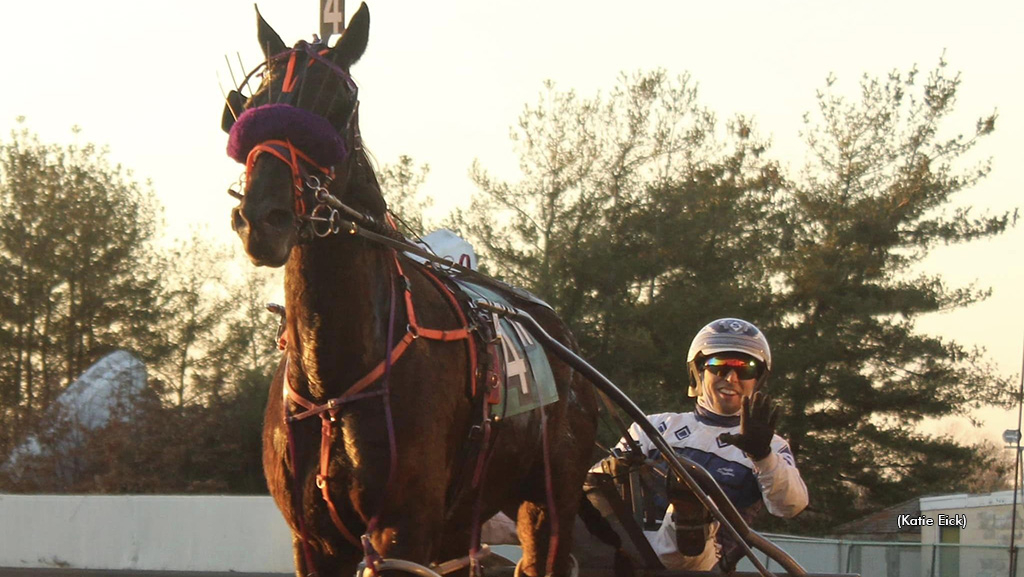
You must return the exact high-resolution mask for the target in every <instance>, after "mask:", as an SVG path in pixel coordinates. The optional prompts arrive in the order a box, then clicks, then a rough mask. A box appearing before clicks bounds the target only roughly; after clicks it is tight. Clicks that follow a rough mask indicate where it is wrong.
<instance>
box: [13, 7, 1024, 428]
mask: <svg viewBox="0 0 1024 577" xmlns="http://www.w3.org/2000/svg"><path fill="white" fill-rule="evenodd" d="M259 6H260V10H261V12H262V13H263V15H264V16H265V18H266V19H267V20H268V21H269V22H270V23H271V25H272V26H274V28H276V30H277V31H278V33H280V35H281V37H282V38H283V39H284V40H285V42H286V43H288V44H291V43H293V42H295V41H296V40H299V39H307V40H308V39H311V36H312V34H313V33H314V32H316V31H317V29H318V25H317V24H318V2H317V1H315V0H302V1H301V2H297V1H295V0H265V1H261V2H259ZM357 7H358V4H357V3H356V2H352V1H351V0H350V1H349V2H348V5H347V7H346V10H347V12H348V15H349V16H351V14H352V13H354V12H355V9H356V8H357ZM369 8H370V12H371V26H370V44H369V48H368V49H367V52H366V54H365V55H364V57H363V59H362V61H361V62H360V63H359V64H357V65H356V66H355V67H354V68H353V76H354V78H355V80H356V82H357V83H358V84H359V90H360V93H359V94H360V99H361V108H360V119H361V125H362V133H363V135H364V138H365V140H366V143H367V147H368V149H370V150H371V151H372V152H373V154H374V155H375V157H376V159H377V160H378V162H380V163H388V162H394V161H395V160H396V159H397V157H398V155H400V154H407V155H409V156H411V157H412V158H413V159H414V160H415V161H416V162H417V163H427V164H429V165H430V174H429V177H428V179H427V182H426V184H425V186H424V192H425V193H427V194H429V195H430V196H432V197H433V198H434V199H435V204H436V205H437V207H438V211H439V212H445V211H447V210H448V209H450V208H452V207H455V206H459V205H461V204H464V203H466V202H467V199H468V198H469V197H470V196H471V195H472V194H474V186H473V184H472V182H471V181H470V180H469V178H468V176H467V173H468V170H469V167H470V164H471V163H472V162H473V160H474V159H479V161H480V162H481V164H482V165H483V166H484V167H486V168H487V169H488V170H490V171H491V172H492V173H494V174H496V175H498V176H500V177H503V178H506V179H510V180H515V179H516V178H517V174H518V164H517V159H516V157H515V155H514V151H513V148H512V144H511V142H510V141H509V137H508V136H509V128H510V127H511V126H513V125H514V124H515V123H516V120H517V117H518V115H519V113H520V112H521V111H522V109H523V107H524V105H525V104H527V103H529V104H533V103H534V102H535V101H536V100H537V98H538V95H539V94H540V92H541V90H542V82H543V81H544V80H545V79H551V80H554V81H555V82H556V86H557V87H558V88H559V89H562V90H568V89H574V90H576V92H577V93H578V94H579V95H581V96H585V97H587V96H593V95H594V94H596V93H597V91H604V92H608V91H610V90H611V88H612V87H613V86H614V85H615V82H616V79H617V77H618V75H619V73H620V72H634V71H639V70H651V69H655V68H663V69H665V70H667V71H668V72H669V73H670V74H673V75H674V74H679V73H683V72H689V73H690V74H691V75H692V77H693V78H694V79H695V80H696V81H697V82H698V83H699V86H700V100H701V101H702V103H703V104H704V105H706V106H708V107H709V108H711V109H712V110H714V111H716V112H717V113H718V115H719V118H720V119H722V120H725V119H727V118H728V117H730V116H732V115H734V114H737V113H743V114H746V115H750V116H753V117H754V118H755V119H756V122H757V125H758V127H759V128H760V130H761V132H762V133H764V134H767V135H770V136H771V137H772V138H773V141H774V146H773V148H772V150H773V154H774V156H775V157H777V158H779V159H780V160H782V161H783V162H785V163H787V164H789V165H791V166H793V167H799V166H801V165H802V164H803V161H804V150H805V149H804V147H803V146H802V145H801V140H800V136H799V131H800V129H801V127H802V121H801V119H802V116H803V114H804V112H806V111H810V110H812V109H813V108H814V106H815V100H814V95H815V90H817V89H819V88H822V87H823V86H824V83H825V78H826V77H827V76H828V75H829V74H830V73H831V74H833V75H834V76H835V77H837V78H838V83H837V84H836V86H835V87H834V90H838V91H841V92H845V93H847V94H849V95H850V96H851V97H854V96H856V94H857V88H858V85H857V83H858V80H859V78H860V76H861V75H862V74H863V73H868V74H871V75H882V74H885V73H886V72H888V71H890V70H893V69H899V70H903V71H905V70H907V69H909V68H910V67H911V66H913V65H914V64H917V65H918V66H919V68H920V69H921V70H922V71H928V70H930V69H931V68H933V67H934V66H935V65H936V64H937V62H938V61H939V58H940V56H942V55H943V53H944V54H945V59H946V60H947V61H948V63H949V68H950V69H951V70H954V71H960V72H962V78H963V84H962V86H961V91H960V95H959V102H958V104H957V107H956V109H957V111H958V113H957V114H956V115H955V116H954V117H953V118H951V119H950V121H949V122H948V123H947V124H946V125H945V127H946V129H947V130H948V131H949V133H950V134H956V133H958V132H969V131H971V130H972V129H973V127H974V122H975V120H976V119H977V118H978V117H981V116H984V115H986V114H989V113H991V112H992V111H993V110H996V111H998V114H999V118H998V120H997V122H996V132H995V133H994V134H993V135H992V136H991V137H989V138H986V139H985V140H984V142H983V144H981V145H980V146H979V147H978V148H977V149H976V150H977V152H978V154H977V155H976V156H975V157H973V158H974V159H975V160H979V159H982V158H986V157H991V158H992V161H993V171H992V174H991V176H990V177H989V178H988V179H986V180H985V181H984V182H983V183H982V184H981V185H980V186H978V187H977V188H975V189H973V190H970V191H968V192H967V193H966V194H964V195H963V196H962V197H961V199H960V200H959V203H960V204H965V205H971V206H973V207H974V210H975V211H976V213H977V214H983V213H985V212H986V211H991V212H999V211H1005V210H1007V209H1012V208H1014V207H1017V206H1020V205H1021V204H1022V202H1021V199H1022V198H1024V196H1022V194H1021V192H1022V190H1024V186H1022V185H1024V176H1022V173H1021V171H1020V170H1019V169H1017V168H1014V167H1017V166H1019V165H1020V163H1021V158H1024V65H1022V63H1021V62H1022V59H1021V56H1022V54H1024V40H1022V35H1021V30H1022V29H1024V3H1021V2H1016V1H993V0H980V1H975V2H970V3H967V2H962V1H956V2H954V1H949V0H936V1H929V2H924V1H916V0H915V1H913V2H901V1H894V0H886V1H879V0H862V1H859V2H821V1H817V2H813V1H770V2H765V1H763V0H762V1H756V2H755V1H747V0H734V1H731V2H685V1H680V0H657V1H655V0H634V1H632V2H594V1H590V2H584V1H557V0H546V1H543V2H542V1H537V0H518V1H515V2H512V1H505V0H502V1H491V2H480V1H470V0H459V1H448V2H424V1H413V0H402V1H395V0H382V1H378V2H372V3H370V4H369ZM0 43H2V46H3V47H4V49H5V50H4V53H5V58H4V67H3V68H2V69H0V70H2V74H3V75H4V80H3V90H0V139H2V140H7V139H8V135H9V133H10V130H12V129H13V128H15V126H16V121H15V119H16V118H17V117H18V116H25V117H26V123H25V125H26V126H27V127H28V128H29V129H31V130H32V131H35V132H37V133H39V134H40V135H41V136H42V138H43V139H45V140H47V141H51V142H72V140H73V139H74V138H76V137H74V136H73V135H72V132H71V127H72V126H75V125H77V126H79V127H81V129H82V132H81V133H80V134H79V135H78V136H77V138H78V139H79V140H80V141H83V142H94V143H97V144H104V145H108V146H109V148H110V154H111V158H112V159H113V160H114V161H116V162H120V163H122V164H123V165H125V166H126V167H129V168H131V169H132V170H134V172H135V175H136V177H137V178H138V179H140V180H146V179H151V180H152V183H153V188H154V190H155V191H156V193H157V195H158V197H159V198H160V200H161V202H162V203H163V205H164V206H165V207H166V219H167V222H168V224H169V228H170V230H171V232H172V234H173V233H175V231H182V232H181V234H184V232H183V231H185V230H187V227H188V226H191V225H199V226H207V227H209V230H210V231H211V234H214V235H216V236H218V237H223V240H224V241H228V240H230V238H231V232H230V229H229V221H228V213H229V210H230V208H231V207H232V206H233V204H234V201H233V200H232V199H231V198H230V197H228V196H227V195H226V194H225V193H224V191H225V190H226V188H227V186H228V185H229V184H231V183H232V182H234V181H235V180H236V179H237V178H238V175H239V172H240V170H241V167H240V166H239V165H237V164H236V163H234V162H233V161H232V160H230V159H229V158H228V157H227V156H226V155H225V154H224V147H225V144H226V136H225V135H224V134H223V133H222V132H221V131H220V114H221V109H222V106H223V103H222V97H221V90H220V88H219V87H218V77H219V79H220V80H219V81H220V84H221V85H223V87H224V89H225V90H227V89H229V88H230V87H231V86H232V81H231V77H230V74H229V72H228V65H227V64H226V62H225V56H227V57H228V58H229V60H230V61H231V62H232V63H233V64H234V71H235V74H236V75H238V74H239V66H238V64H237V63H238V60H239V58H240V59H241V61H242V62H243V63H244V65H245V67H246V68H251V67H252V66H254V65H255V64H256V63H257V62H258V61H259V60H260V59H261V58H262V56H261V53H260V51H259V47H258V45H257V42H256V27H255V13H254V10H253V3H252V2H251V1H249V0H245V1H242V0H230V1H229V0H208V1H204V2H199V1H195V0H178V1H176V2H159V3H158V2H144V1H137V0H136V1H131V2H129V1H123V2H118V1H106V0H93V1H90V2H81V1H76V2H70V1H64V0H50V1H49V2H18V3H16V4H15V3H5V4H4V6H3V8H2V9H0ZM1022 261H1024V225H1018V226H1017V227H1016V229H1014V230H1012V231H1011V232H1009V233H1007V234H1005V235H1003V236H1002V237H1000V238H997V239H994V240H990V241H982V242H977V243H972V244H969V245H964V246H957V247H948V248H940V249H938V250H936V251H935V252H934V254H933V255H932V256H931V257H930V258H929V259H928V260H927V261H926V262H925V263H923V265H922V267H921V269H920V270H921V271H924V272H929V273H935V272H941V273H942V274H943V275H944V276H945V278H946V279H947V281H948V282H949V283H950V284H951V285H953V286H962V285H966V284H968V283H971V282H977V283H978V284H979V286H989V287H992V288H993V291H994V294H993V296H992V298H990V299H989V300H988V301H986V302H984V303H982V304H979V305H976V306H974V307H971V308H969V309H966V310H963V311H957V312H952V313H946V314H940V315H932V316H930V317H927V318H924V319H922V320H921V321H920V323H919V325H918V326H919V329H920V330H922V331H924V332H928V333H932V334H938V335H942V336H943V337H944V338H948V339H955V340H957V341H958V342H961V343H963V344H966V345H976V346H983V347H986V348H987V350H988V358H989V359H990V360H991V362H992V363H994V364H995V365H997V366H998V367H999V368H1000V370H1001V372H1002V373H1003V374H1005V375H1008V376H1009V375H1011V374H1019V372H1020V370H1021V363H1022V351H1024V298H1022V296H1021V295H1022V294H1024V290H1022V289H1021V286H1022V285H1024V262H1022ZM726 312H727V311H723V314H725V313H726ZM684 340H685V339H684ZM1018 378H1019V377H1018ZM645 409H653V407H645ZM982 416H983V418H985V419H986V427H985V429H984V434H985V436H986V437H987V438H990V439H992V440H994V441H996V440H998V438H999V435H1000V433H1001V432H1002V431H1003V430H1004V429H1008V428H1016V419H1017V415H1016V411H1012V412H1003V411H986V412H984V413H983V415H982ZM947 426H948V425H943V427H947ZM968 434H969V435H974V433H968Z"/></svg>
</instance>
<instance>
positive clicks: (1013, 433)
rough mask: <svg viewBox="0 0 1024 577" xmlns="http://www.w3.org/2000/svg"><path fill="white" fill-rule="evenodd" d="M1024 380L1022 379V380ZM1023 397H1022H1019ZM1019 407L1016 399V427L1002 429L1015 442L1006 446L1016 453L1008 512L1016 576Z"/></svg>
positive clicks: (1022, 404)
mask: <svg viewBox="0 0 1024 577" xmlns="http://www.w3.org/2000/svg"><path fill="white" fill-rule="evenodd" d="M1022 382H1024V381H1022ZM1019 399H1024V397H1019ZM1021 407H1024V402H1021V401H1020V400H1018V402H1017V428H1016V429H1007V430H1005V431H1003V441H1004V442H1006V443H1007V444H1011V445H1012V444H1016V447H1007V449H1016V451H1017V455H1016V458H1015V459H1014V463H1013V509H1011V513H1010V575H1009V577H1016V575H1017V551H1016V549H1015V548H1014V537H1015V536H1016V533H1017V489H1018V484H1017V479H1018V476H1019V475H1020V438H1021V432H1020V426H1021Z"/></svg>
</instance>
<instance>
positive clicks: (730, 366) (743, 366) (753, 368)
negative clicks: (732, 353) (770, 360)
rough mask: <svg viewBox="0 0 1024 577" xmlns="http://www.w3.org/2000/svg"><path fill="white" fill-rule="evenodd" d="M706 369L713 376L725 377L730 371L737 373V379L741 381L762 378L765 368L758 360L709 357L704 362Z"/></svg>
mask: <svg viewBox="0 0 1024 577" xmlns="http://www.w3.org/2000/svg"><path fill="white" fill-rule="evenodd" d="M704 369H705V370H708V371H711V373H712V374H713V375H716V376H719V377H725V376H727V375H728V374H729V371H736V377H737V378H738V379H740V380H741V381H744V380H747V379H756V378H758V377H759V376H761V373H762V372H763V370H764V368H763V367H762V366H761V363H760V362H758V361H757V360H756V359H737V358H731V359H729V358H722V357H708V359H707V360H706V361H704Z"/></svg>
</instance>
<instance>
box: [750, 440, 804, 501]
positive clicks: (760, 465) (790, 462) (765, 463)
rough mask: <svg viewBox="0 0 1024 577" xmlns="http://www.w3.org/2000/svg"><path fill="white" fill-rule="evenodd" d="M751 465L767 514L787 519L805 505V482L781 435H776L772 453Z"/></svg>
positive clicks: (787, 444)
mask: <svg viewBox="0 0 1024 577" xmlns="http://www.w3.org/2000/svg"><path fill="white" fill-rule="evenodd" d="M753 465H754V466H753V470H754V475H755V476H756V477H757V483H758V485H759V486H760V488H761V496H762V497H763V498H764V503H765V506H766V507H767V508H768V512H769V513H771V514H772V515H775V516H776V517H783V518H787V519H788V518H790V517H794V516H796V515H797V514H798V513H800V511H803V510H804V509H805V508H806V507H807V503H808V501H809V499H808V496H807V485H805V484H804V480H803V478H802V477H801V476H800V470H799V469H797V468H796V461H795V460H794V459H793V452H792V451H791V450H790V448H789V443H787V442H786V441H785V440H784V439H783V438H782V437H780V436H778V435H775V438H773V439H772V452H771V453H769V454H768V456H767V457H765V458H764V459H761V460H758V461H754V462H753Z"/></svg>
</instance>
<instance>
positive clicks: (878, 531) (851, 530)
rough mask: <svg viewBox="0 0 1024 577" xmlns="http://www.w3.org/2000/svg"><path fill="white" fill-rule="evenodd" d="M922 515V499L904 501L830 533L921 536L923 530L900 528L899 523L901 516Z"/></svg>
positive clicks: (911, 527) (835, 528)
mask: <svg viewBox="0 0 1024 577" xmlns="http://www.w3.org/2000/svg"><path fill="white" fill-rule="evenodd" d="M920 514H921V499H920V498H919V497H915V498H913V499H910V500H908V501H904V502H902V503H900V504H898V505H893V506H892V507H889V508H888V509H882V510H881V511H878V512H876V513H871V514H870V515H866V516H864V517H861V518H860V519H855V520H853V521H850V522H848V523H843V524H842V525H839V526H838V527H834V528H833V529H832V531H830V533H832V534H833V535H895V534H905V535H909V534H920V533H921V528H920V527H915V526H910V527H902V528H901V527H900V524H899V523H897V520H898V519H899V516H900V515H910V516H912V517H917V516H918V515H920Z"/></svg>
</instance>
